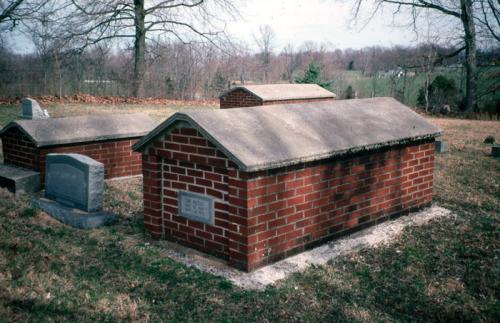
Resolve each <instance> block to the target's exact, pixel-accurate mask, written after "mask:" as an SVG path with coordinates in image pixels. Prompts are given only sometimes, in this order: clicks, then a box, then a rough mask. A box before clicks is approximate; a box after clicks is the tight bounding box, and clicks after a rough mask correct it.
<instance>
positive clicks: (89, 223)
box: [31, 198, 118, 229]
mask: <svg viewBox="0 0 500 323" xmlns="http://www.w3.org/2000/svg"><path fill="white" fill-rule="evenodd" d="M31 203H32V205H33V207H35V208H38V209H41V210H42V211H44V212H46V213H48V214H49V215H50V216H52V217H53V218H55V219H56V220H59V221H60V222H62V223H64V224H66V225H69V226H71V227H73V228H77V229H94V228H98V227H102V226H105V225H111V224H114V223H116V222H117V221H118V217H117V216H116V215H115V214H113V213H110V212H103V211H99V212H85V211H82V210H79V209H73V208H70V207H67V206H64V205H62V204H59V203H57V202H55V201H52V200H49V199H46V198H33V199H32V201H31Z"/></svg>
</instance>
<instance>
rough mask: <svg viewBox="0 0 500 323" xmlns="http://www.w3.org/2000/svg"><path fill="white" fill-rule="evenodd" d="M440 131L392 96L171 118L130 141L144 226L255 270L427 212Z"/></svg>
mask: <svg viewBox="0 0 500 323" xmlns="http://www.w3.org/2000/svg"><path fill="white" fill-rule="evenodd" d="M439 134H440V129H438V128H437V127H435V126H434V125H432V124H430V123H429V122H427V121H426V120H425V119H424V118H422V117H421V116H419V115H418V114H416V113H415V112H413V111H412V110H410V109H409V108H407V107H406V106H404V105H402V104H401V103H399V102H397V101H396V100H394V99H392V98H374V99H362V100H361V99H360V100H344V101H330V102H316V103H302V104H287V105H274V106H269V107H267V108H266V109H261V108H258V107H255V108H244V109H228V110H216V111H214V110H210V111H202V110H201V111H200V110H198V111H189V110H187V111H185V112H182V113H176V114H174V115H173V116H172V117H170V118H169V119H167V120H166V121H165V122H163V123H162V124H161V125H159V126H158V127H157V128H156V129H154V130H153V131H152V132H151V133H150V134H148V135H147V136H146V137H144V138H142V139H141V140H140V141H139V142H138V143H137V144H135V145H134V149H135V150H136V151H141V152H142V154H143V155H142V156H143V175H144V222H145V227H146V230H147V231H149V232H150V233H151V234H152V235H153V236H154V237H156V238H164V239H167V240H171V241H176V242H178V243H180V244H182V245H185V246H189V247H192V248H195V249H198V250H201V251H204V252H207V253H210V254H212V255H215V256H217V257H220V258H222V259H225V260H228V261H229V264H230V265H232V266H235V267H237V268H240V269H243V270H247V271H251V270H254V269H256V268H258V267H260V266H263V265H266V264H269V263H272V262H274V261H277V260H280V259H282V258H285V257H288V256H290V255H293V254H296V253H298V252H301V251H303V250H305V249H307V248H311V247H314V246H317V245H318V244H321V243H323V242H325V241H326V240H330V239H332V238H336V237H338V236H341V235H344V234H347V233H351V232H353V231H355V230H359V229H362V228H366V227H367V226H370V225H372V224H375V223H379V222H381V221H385V220H387V219H390V218H393V217H395V216H399V215H401V214H406V213H408V212H410V211H412V210H417V209H419V208H421V207H424V206H427V205H429V204H430V203H431V201H432V190H433V186H432V185H433V172H434V140H435V137H436V136H437V135H439Z"/></svg>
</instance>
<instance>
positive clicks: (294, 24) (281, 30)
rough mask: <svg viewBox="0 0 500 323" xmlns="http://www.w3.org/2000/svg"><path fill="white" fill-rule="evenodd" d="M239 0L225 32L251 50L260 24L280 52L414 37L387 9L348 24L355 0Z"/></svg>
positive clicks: (26, 44) (18, 47)
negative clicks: (359, 23) (354, 24)
mask: <svg viewBox="0 0 500 323" xmlns="http://www.w3.org/2000/svg"><path fill="white" fill-rule="evenodd" d="M239 1H240V3H241V6H240V5H238V7H239V9H240V13H241V19H236V21H228V22H227V32H228V33H229V34H230V35H231V36H232V37H233V38H234V39H238V40H242V41H245V42H246V43H247V44H248V45H249V46H250V48H251V49H253V50H256V48H257V46H256V43H255V37H254V36H255V35H258V31H259V27H260V26H263V25H269V26H271V28H272V30H273V31H274V33H275V41H274V50H275V52H279V51H281V49H282V48H283V47H284V46H286V45H287V44H292V45H293V46H294V47H295V48H298V47H300V46H301V45H302V44H303V43H304V42H306V41H313V42H316V43H318V44H319V43H322V44H324V45H326V46H328V48H329V49H335V48H341V49H346V48H361V47H365V46H374V45H379V46H388V47H390V46H393V45H410V44H411V43H412V41H414V40H415V35H414V33H413V32H412V31H411V30H407V29H403V28H394V27H392V26H391V20H392V14H391V12H390V11H387V12H386V13H385V14H379V15H377V16H375V17H374V18H373V20H372V21H371V23H370V24H369V25H368V26H367V27H365V28H364V29H362V28H360V26H358V27H349V18H350V17H351V6H352V4H353V3H354V0H344V1H343V2H340V1H338V0H307V1H305V0H239ZM365 1H366V2H370V1H372V0H365ZM365 14H366V12H365ZM403 19H404V18H403ZM9 38H10V41H9V43H10V44H11V46H12V47H13V49H14V50H15V51H17V52H29V51H32V50H33V47H32V45H31V44H30V41H29V40H26V39H23V38H22V37H9Z"/></svg>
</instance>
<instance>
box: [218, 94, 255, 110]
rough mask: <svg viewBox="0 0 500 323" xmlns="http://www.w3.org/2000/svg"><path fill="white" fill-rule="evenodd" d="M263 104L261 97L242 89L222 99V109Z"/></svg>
mask: <svg viewBox="0 0 500 323" xmlns="http://www.w3.org/2000/svg"><path fill="white" fill-rule="evenodd" d="M262 104H263V102H262V100H261V99H260V98H259V97H257V96H255V95H253V94H251V93H249V92H247V91H245V90H242V89H235V90H233V91H231V92H229V93H227V94H226V95H225V96H224V97H221V98H220V108H221V109H231V108H243V107H254V106H259V105H262Z"/></svg>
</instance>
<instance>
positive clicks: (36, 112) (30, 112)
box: [21, 98, 49, 119]
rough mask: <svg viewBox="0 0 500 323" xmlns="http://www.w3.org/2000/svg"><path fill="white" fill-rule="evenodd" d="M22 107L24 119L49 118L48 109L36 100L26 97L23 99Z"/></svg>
mask: <svg viewBox="0 0 500 323" xmlns="http://www.w3.org/2000/svg"><path fill="white" fill-rule="evenodd" d="M21 107H22V111H23V115H22V117H23V118H24V119H47V118H48V117H49V113H48V112H47V110H43V109H42V108H41V107H40V105H39V104H38V102H36V100H33V99H30V98H24V99H22V100H21Z"/></svg>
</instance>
